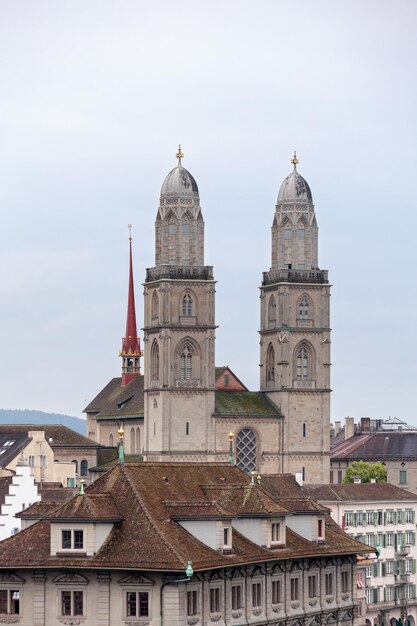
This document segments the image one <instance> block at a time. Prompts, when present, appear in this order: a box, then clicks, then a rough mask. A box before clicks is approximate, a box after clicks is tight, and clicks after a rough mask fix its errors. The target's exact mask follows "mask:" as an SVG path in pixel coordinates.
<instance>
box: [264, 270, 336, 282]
mask: <svg viewBox="0 0 417 626" xmlns="http://www.w3.org/2000/svg"><path fill="white" fill-rule="evenodd" d="M328 282H329V278H328V271H327V270H287V269H282V270H271V271H269V272H264V273H263V281H262V284H263V285H271V284H274V283H328Z"/></svg>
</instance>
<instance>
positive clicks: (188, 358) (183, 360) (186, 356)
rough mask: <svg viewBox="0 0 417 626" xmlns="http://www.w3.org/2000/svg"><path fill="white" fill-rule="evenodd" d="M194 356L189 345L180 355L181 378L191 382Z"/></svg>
mask: <svg viewBox="0 0 417 626" xmlns="http://www.w3.org/2000/svg"><path fill="white" fill-rule="evenodd" d="M192 371H193V370H192V355H191V350H190V347H189V345H188V344H186V345H185V346H184V349H183V351H182V352H181V355H180V378H181V379H183V380H185V379H187V380H189V379H190V378H192Z"/></svg>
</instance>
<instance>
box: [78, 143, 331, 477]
mask: <svg viewBox="0 0 417 626" xmlns="http://www.w3.org/2000/svg"><path fill="white" fill-rule="evenodd" d="M176 158H177V160H178V162H177V165H176V167H174V169H172V170H171V171H170V172H169V174H168V175H167V176H166V178H165V180H164V182H163V184H162V187H161V193H160V201H159V207H158V210H157V214H156V221H155V265H154V267H151V268H148V269H147V270H146V277H145V282H144V319H143V321H144V328H143V344H144V354H143V355H142V351H141V343H140V339H139V337H138V333H137V326H136V311H135V296H134V283H133V262H132V240H131V237H130V267H129V291H128V311H127V325H126V333H125V337H124V338H123V340H122V350H121V352H120V357H121V359H122V375H121V377H116V378H113V379H112V380H111V381H110V382H109V383H108V384H107V385H106V386H105V387H104V388H103V389H102V390H101V391H100V393H99V394H98V395H97V396H96V397H95V398H94V400H92V401H91V402H90V403H89V405H88V406H87V407H86V409H85V412H86V415H87V433H88V436H89V437H90V438H91V439H93V440H94V441H96V442H98V443H100V444H104V445H110V446H113V445H116V444H117V443H118V437H119V435H118V430H119V429H120V426H123V429H124V444H125V448H126V451H127V452H128V453H131V454H136V455H142V456H143V459H144V460H147V461H165V462H175V461H187V462H219V461H223V462H224V461H227V460H228V458H229V459H230V460H233V462H235V463H236V465H237V466H238V467H239V468H241V469H242V470H243V471H245V472H246V473H251V472H256V473H259V474H278V473H279V474H282V473H301V474H302V477H303V480H304V481H305V482H307V483H319V482H322V483H327V482H328V481H329V472H330V467H329V464H330V460H329V458H330V391H331V389H330V366H331V363H330V302H329V300H330V284H329V280H328V272H327V270H322V269H319V265H318V227H317V220H316V215H315V210H314V204H313V197H312V193H311V191H310V187H309V185H308V183H307V182H306V180H305V179H304V178H303V177H302V176H301V175H300V174H299V172H298V170H297V165H298V159H297V157H296V154H295V153H294V158H293V159H292V161H291V163H292V171H291V173H290V174H289V175H288V176H287V177H286V178H285V179H284V181H283V183H282V184H281V186H280V188H279V191H278V198H277V202H276V205H275V211H274V213H273V219H272V242H271V267H270V269H269V270H268V271H266V272H263V275H262V282H261V287H260V293H261V296H260V297H261V312H260V325H259V329H260V330H259V333H260V390H259V391H249V390H248V389H247V388H246V386H245V385H244V384H243V383H242V382H241V381H240V380H239V378H238V377H237V376H236V374H235V373H234V372H232V371H231V370H230V368H228V367H221V368H220V367H216V366H215V341H216V337H215V333H216V316H215V294H216V289H215V285H216V281H215V278H214V271H213V267H212V266H210V265H205V259H204V219H203V213H202V209H201V206H200V194H199V189H198V185H197V182H196V180H195V179H194V177H193V176H192V174H191V173H190V172H189V171H188V170H187V169H186V168H185V167H184V166H183V164H182V161H183V158H184V155H183V154H182V152H181V147H180V148H179V150H178V152H177V155H176ZM271 213H272V211H271ZM265 227H266V226H265ZM248 295H249V294H246V297H248ZM253 297H255V294H253ZM142 356H144V368H143V370H144V371H143V374H142V373H141V357H142Z"/></svg>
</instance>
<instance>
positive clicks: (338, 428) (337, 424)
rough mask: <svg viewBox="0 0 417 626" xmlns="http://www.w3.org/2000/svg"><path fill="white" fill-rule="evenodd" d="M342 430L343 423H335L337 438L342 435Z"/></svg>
mask: <svg viewBox="0 0 417 626" xmlns="http://www.w3.org/2000/svg"><path fill="white" fill-rule="evenodd" d="M341 430H342V422H335V423H334V434H335V436H336V437H337V435H340V431H341Z"/></svg>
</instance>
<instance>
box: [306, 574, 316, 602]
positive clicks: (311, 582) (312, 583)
mask: <svg viewBox="0 0 417 626" xmlns="http://www.w3.org/2000/svg"><path fill="white" fill-rule="evenodd" d="M308 597H309V598H316V597H317V576H316V575H314V576H309V577H308Z"/></svg>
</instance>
